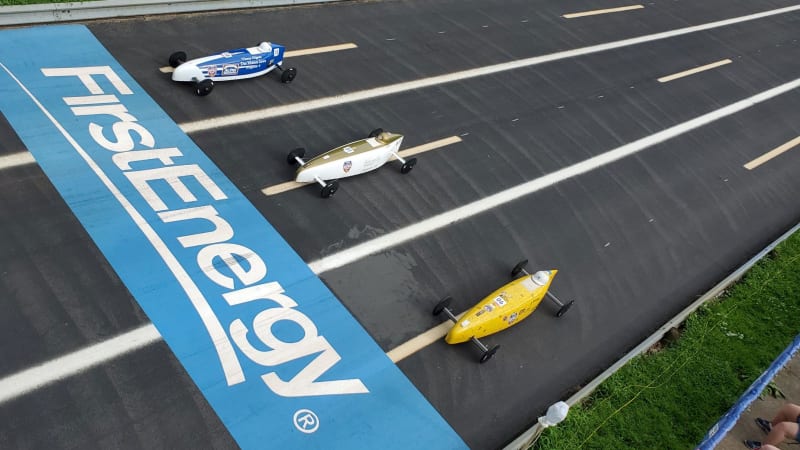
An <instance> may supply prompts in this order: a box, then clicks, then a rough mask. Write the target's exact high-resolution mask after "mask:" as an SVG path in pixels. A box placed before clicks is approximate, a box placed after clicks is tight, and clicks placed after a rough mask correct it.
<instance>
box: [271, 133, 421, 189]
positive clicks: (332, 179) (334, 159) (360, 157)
mask: <svg viewBox="0 0 800 450" xmlns="http://www.w3.org/2000/svg"><path fill="white" fill-rule="evenodd" d="M402 142H403V135H402V134H396V133H390V132H388V131H383V129H381V128H376V129H374V130H372V132H371V133H370V134H369V136H368V137H367V138H366V139H361V140H359V141H355V142H350V143H349V144H345V145H341V146H339V147H336V148H334V149H333V150H328V151H327V152H325V153H323V154H321V155H319V156H315V157H314V158H312V159H309V160H307V161H306V160H304V159H303V156H305V153H306V151H305V149H303V148H296V149H294V150H292V151H291V152H290V153H289V154H288V155H287V156H286V162H288V163H289V164H290V165H298V166H299V167H298V168H297V172H296V173H295V179H294V181H296V182H298V183H319V185H320V186H322V191H321V192H320V195H322V197H323V198H328V197H330V196H332V195H333V194H335V193H336V191H337V190H338V189H339V183H338V182H337V181H336V180H338V179H340V178H347V177H352V176H354V175H360V174H362V173H366V172H370V171H372V170H375V169H377V168H378V167H381V166H382V165H384V164H386V162H387V161H389V160H390V159H391V158H392V156H394V157H395V158H396V159H397V160H399V161H400V163H402V166H401V167H400V173H403V174H407V173H409V172H411V169H413V168H414V166H415V165H416V164H417V158H409V159H407V160H406V159H403V158H402V157H400V155H399V154H398V153H399V151H400V144H402Z"/></svg>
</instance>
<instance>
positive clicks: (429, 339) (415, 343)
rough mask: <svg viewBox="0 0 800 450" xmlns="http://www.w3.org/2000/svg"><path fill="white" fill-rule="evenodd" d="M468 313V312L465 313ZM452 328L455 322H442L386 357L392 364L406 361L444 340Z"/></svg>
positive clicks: (391, 351) (396, 348) (458, 316)
mask: <svg viewBox="0 0 800 450" xmlns="http://www.w3.org/2000/svg"><path fill="white" fill-rule="evenodd" d="M465 312H466V311H465ZM465 312H462V313H461V314H459V315H457V316H456V319H461V316H463V315H464V313H465ZM450 328H453V322H451V321H449V320H448V321H446V322H442V323H440V324H439V325H436V326H435V327H433V328H431V329H430V330H428V331H426V332H424V333H422V334H420V335H419V336H417V337H414V338H412V339H410V340H408V341H406V342H404V343H402V344H400V345H398V346H397V347H395V348H393V349H391V350H389V351H388V352H386V356H388V357H389V359H391V360H392V362H395V363H396V362H398V361H402V360H404V359H406V358H407V357H409V356H411V355H413V354H414V353H416V352H418V351H420V350H422V349H423V348H425V347H427V346H429V345H431V344H433V343H434V342H436V341H438V340H439V339H441V338H443V337H444V336H445V335H446V334H447V332H448V331H450Z"/></svg>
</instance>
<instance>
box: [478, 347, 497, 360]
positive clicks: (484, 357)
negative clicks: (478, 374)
mask: <svg viewBox="0 0 800 450" xmlns="http://www.w3.org/2000/svg"><path fill="white" fill-rule="evenodd" d="M499 349H500V346H499V345H495V346H494V347H492V348H490V349H489V350H486V351H485V352H483V354H482V355H481V364H483V363H485V362H486V361H488V360H490V359H492V356H494V354H495V353H497V350H499Z"/></svg>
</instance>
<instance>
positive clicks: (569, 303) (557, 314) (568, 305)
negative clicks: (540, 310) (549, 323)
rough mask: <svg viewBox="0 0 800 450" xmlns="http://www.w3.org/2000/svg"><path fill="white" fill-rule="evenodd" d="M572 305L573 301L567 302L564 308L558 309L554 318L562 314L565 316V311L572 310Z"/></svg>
mask: <svg viewBox="0 0 800 450" xmlns="http://www.w3.org/2000/svg"><path fill="white" fill-rule="evenodd" d="M574 304H575V300H570V301H569V302H567V303H566V304H565V305H564V306H562V307H561V308H559V310H558V312H557V313H556V317H561V316H563V315H564V314H566V313H567V311H569V309H570V308H572V305H574Z"/></svg>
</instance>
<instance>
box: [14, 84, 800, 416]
mask: <svg viewBox="0 0 800 450" xmlns="http://www.w3.org/2000/svg"><path fill="white" fill-rule="evenodd" d="M798 87H800V78H798V79H796V80H794V81H791V82H789V83H786V84H783V85H780V86H777V87H775V88H772V89H770V90H767V91H764V92H762V93H760V94H757V95H754V96H752V97H750V98H746V99H744V100H740V101H738V102H736V103H733V104H731V105H728V106H726V107H724V108H721V109H718V110H716V111H712V112H710V113H708V114H704V115H702V116H699V117H696V118H694V119H692V120H689V121H688V122H684V123H682V124H679V125H676V126H674V127H671V128H668V129H666V130H663V131H660V132H658V133H656V134H653V135H650V136H648V137H645V138H642V139H639V140H637V141H634V142H631V143H630V144H626V145H623V146H622V147H617V148H616V149H614V150H610V151H608V152H606V153H603V154H600V155H597V156H595V157H593V158H590V159H588V160H586V161H583V162H580V163H577V164H573V165H572V166H569V167H566V168H564V169H561V170H558V171H556V172H553V173H551V174H548V175H545V176H542V177H539V178H537V179H535V180H532V181H529V182H527V183H524V184H521V185H518V186H515V187H513V188H510V189H507V190H505V191H501V192H498V193H497V194H494V195H491V196H489V197H486V198H484V199H481V200H478V201H476V202H473V203H470V204H467V205H464V206H462V207H460V208H457V209H454V210H452V211H449V212H446V213H442V214H439V215H437V216H434V217H432V218H430V219H426V220H423V221H422V222H419V223H417V224H414V225H410V226H408V227H405V228H401V229H399V230H396V231H394V232H391V233H389V234H386V235H383V236H381V237H378V238H375V239H373V240H372V241H367V242H365V243H363V244H360V245H358V246H356V247H353V248H350V249H347V250H343V251H341V252H339V253H336V254H333V255H331V256H329V257H326V258H323V259H321V260H317V261H315V262H312V263H310V264H309V267H310V268H311V270H312V271H313V272H314V273H316V274H317V275H319V274H322V273H324V272H327V271H329V270H332V269H335V268H338V267H342V266H343V265H345V264H347V263H350V262H353V261H356V260H358V259H360V258H363V257H365V256H368V255H370V254H372V253H376V252H379V251H381V250H385V249H388V248H390V247H394V246H396V245H398V244H400V243H402V242H406V241H408V240H410V239H413V238H415V237H419V236H422V235H424V234H427V233H430V232H431V231H434V230H437V229H439V228H442V227H444V226H446V225H449V224H451V223H453V222H456V221H458V220H463V219H466V218H468V217H471V216H474V215H476V214H480V213H482V212H485V211H486V210H488V209H491V208H493V207H495V206H499V205H502V204H505V203H508V202H510V201H513V200H516V199H517V198H520V197H522V196H524V195H528V194H530V193H533V192H536V191H538V190H541V189H543V188H545V187H547V186H551V185H553V184H555V183H557V182H559V181H563V180H566V179H569V178H572V177H575V176H578V175H580V174H583V173H586V172H588V171H590V170H593V169H596V168H599V167H602V166H605V165H608V164H610V163H612V162H614V161H617V160H619V159H620V158H623V157H625V156H629V155H632V154H635V153H637V152H639V151H641V150H644V149H645V148H647V147H650V146H653V145H656V144H659V143H661V142H664V141H665V140H667V139H671V138H673V137H676V136H679V135H681V134H683V133H686V132H689V131H691V130H693V129H695V128H698V127H700V126H703V125H706V124H708V123H711V122H713V121H715V120H719V119H722V118H724V117H727V116H730V115H732V114H735V113H737V112H739V111H742V110H744V109H747V108H749V107H751V106H754V105H757V104H759V103H761V102H764V101H767V100H769V99H771V98H774V97H777V96H778V95H781V94H784V93H786V92H789V91H791V90H793V89H797V88H798ZM798 139H800V138H798ZM152 326H153V325H152V324H147V325H143V326H142V327H140V328H137V329H136V330H133V331H129V332H127V333H125V334H122V335H120V336H117V337H116V338H113V339H110V340H108V341H104V342H100V343H98V344H95V345H94V346H92V347H89V348H92V349H94V350H93V352H97V353H98V355H101V357H102V360H100V359H88V356H89V355H90V354H91V352H85V350H87V349H83V350H78V351H76V352H73V353H70V354H68V355H67V356H64V357H62V358H68V357H69V358H73V359H75V360H76V361H81V360H83V361H85V362H84V363H82V364H83V365H80V364H75V365H73V367H72V368H71V369H70V371H52V370H51V369H50V368H52V367H54V366H53V365H51V363H52V362H54V361H58V360H59V359H56V360H53V361H50V362H47V363H44V364H42V365H39V366H36V367H34V368H32V369H28V370H26V371H23V372H20V373H18V374H15V375H11V376H10V377H6V378H3V379H0V392H1V393H2V396H0V403H2V402H4V401H7V400H10V399H13V398H16V397H18V396H20V395H23V394H25V393H27V392H30V391H31V390H33V389H36V388H37V387H39V386H44V385H46V384H49V383H53V382H56V381H58V380H60V379H63V378H66V377H68V376H70V375H73V374H76V373H78V372H80V371H82V370H86V369H87V368H89V367H92V366H94V365H97V364H99V363H101V362H104V361H108V360H111V359H114V358H117V357H119V356H122V355H124V354H126V353H129V352H132V351H134V350H136V349H138V348H139V347H141V346H142V345H138V344H132V343H129V344H127V345H120V342H128V341H131V340H133V339H132V338H131V337H130V336H135V335H136V333H143V334H144V335H147V333H152V332H153V331H152V330H151V331H149V332H148V331H145V330H144V329H145V328H148V327H152ZM154 341H155V338H154V339H153V340H151V341H149V342H154ZM405 345H406V344H402V345H401V346H399V347H398V348H400V347H403V346H405ZM417 345H418V344H417ZM403 348H404V349H403V350H397V349H394V350H392V352H395V353H394V354H395V355H396V357H399V356H401V355H402V354H403V353H404V352H406V351H407V350H405V349H407V348H408V347H407V346H406V347H403ZM75 355H82V356H75ZM401 359H402V358H401ZM21 374H26V376H25V377H23V376H21ZM10 380H13V381H10ZM26 380H27V381H26Z"/></svg>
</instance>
